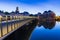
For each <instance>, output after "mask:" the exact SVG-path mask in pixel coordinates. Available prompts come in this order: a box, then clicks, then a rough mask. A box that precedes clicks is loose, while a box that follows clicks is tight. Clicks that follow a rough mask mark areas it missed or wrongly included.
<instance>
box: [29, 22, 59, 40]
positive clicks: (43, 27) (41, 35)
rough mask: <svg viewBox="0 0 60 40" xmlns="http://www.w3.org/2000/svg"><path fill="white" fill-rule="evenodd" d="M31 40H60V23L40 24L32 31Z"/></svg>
mask: <svg viewBox="0 0 60 40" xmlns="http://www.w3.org/2000/svg"><path fill="white" fill-rule="evenodd" d="M29 39H30V40H60V22H57V21H52V22H50V21H49V22H40V23H39V25H37V26H36V28H35V29H34V30H33V31H32V33H31V35H30V38H29Z"/></svg>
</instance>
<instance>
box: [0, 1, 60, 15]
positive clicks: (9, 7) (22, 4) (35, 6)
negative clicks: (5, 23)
mask: <svg viewBox="0 0 60 40" xmlns="http://www.w3.org/2000/svg"><path fill="white" fill-rule="evenodd" d="M17 6H18V7H19V11H20V12H24V11H27V12H29V13H30V14H37V13H38V12H41V13H43V12H44V11H46V10H52V11H53V12H55V13H56V15H60V0H0V10H3V11H8V12H11V11H15V9H16V7H17Z"/></svg>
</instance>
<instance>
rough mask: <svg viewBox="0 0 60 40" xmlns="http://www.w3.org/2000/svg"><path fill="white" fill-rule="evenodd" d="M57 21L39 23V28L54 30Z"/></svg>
mask: <svg viewBox="0 0 60 40" xmlns="http://www.w3.org/2000/svg"><path fill="white" fill-rule="evenodd" d="M55 24H56V21H55V20H52V21H50V20H48V21H39V22H38V26H39V27H41V26H43V27H44V28H46V29H52V28H54V27H55Z"/></svg>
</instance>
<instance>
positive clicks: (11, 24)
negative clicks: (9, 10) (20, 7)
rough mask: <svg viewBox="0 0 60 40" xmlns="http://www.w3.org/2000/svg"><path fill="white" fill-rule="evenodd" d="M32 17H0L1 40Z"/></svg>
mask: <svg viewBox="0 0 60 40" xmlns="http://www.w3.org/2000/svg"><path fill="white" fill-rule="evenodd" d="M31 18H35V17H30V16H7V15H6V16H0V38H1V37H3V36H4V35H6V34H8V33H9V32H11V31H13V30H15V29H16V28H18V27H19V26H20V23H21V21H22V20H26V19H31Z"/></svg>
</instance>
